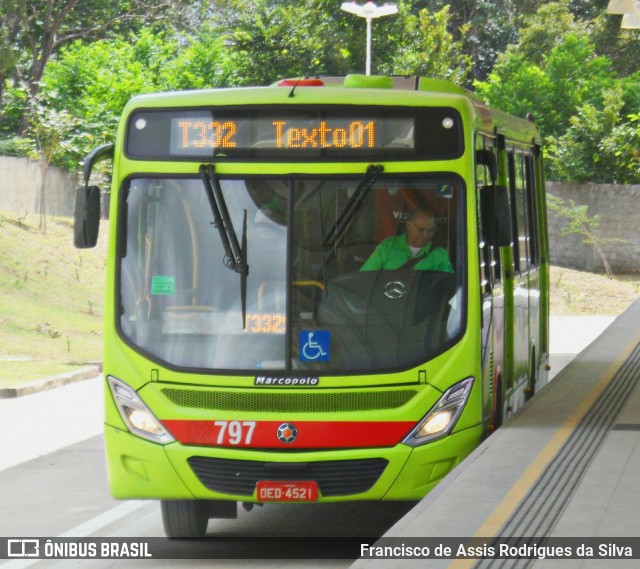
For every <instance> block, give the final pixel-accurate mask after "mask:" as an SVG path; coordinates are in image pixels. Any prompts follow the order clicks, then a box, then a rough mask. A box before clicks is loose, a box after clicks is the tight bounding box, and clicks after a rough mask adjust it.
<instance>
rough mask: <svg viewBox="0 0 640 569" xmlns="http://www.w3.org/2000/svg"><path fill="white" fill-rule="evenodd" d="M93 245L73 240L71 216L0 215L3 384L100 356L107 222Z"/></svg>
mask: <svg viewBox="0 0 640 569" xmlns="http://www.w3.org/2000/svg"><path fill="white" fill-rule="evenodd" d="M102 225H103V227H102V228H101V229H102V231H101V233H102V235H101V236H100V240H99V242H98V246H97V247H96V248H95V249H88V250H79V249H75V248H74V246H73V228H72V222H71V220H70V219H67V218H49V219H47V231H46V233H43V232H41V231H40V230H39V229H38V216H36V215H24V216H18V215H15V214H7V213H4V214H0V243H1V244H2V246H1V247H0V387H11V386H14V385H19V384H21V383H25V382H28V381H32V380H37V379H41V378H43V377H47V376H50V375H57V374H60V373H63V372H65V371H69V370H72V369H75V368H78V367H81V366H85V365H88V364H90V363H95V362H99V361H101V359H102V315H103V295H104V292H103V291H104V264H105V261H104V260H105V253H106V233H107V230H108V224H107V223H103V224H102Z"/></svg>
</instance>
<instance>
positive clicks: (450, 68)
mask: <svg viewBox="0 0 640 569" xmlns="http://www.w3.org/2000/svg"><path fill="white" fill-rule="evenodd" d="M449 20H450V16H449V7H448V6H445V7H444V8H442V10H440V11H439V12H436V13H435V14H431V13H430V12H428V11H427V10H421V11H420V13H419V15H418V16H417V17H415V16H408V17H407V18H406V21H405V26H406V28H405V33H404V34H403V38H404V39H403V42H402V44H401V47H400V49H396V52H395V54H394V56H393V59H392V61H391V64H390V67H391V69H390V70H389V71H390V72H391V73H392V74H398V75H421V76H425V77H432V78H436V79H448V80H450V81H453V82H454V83H457V84H461V85H462V84H464V83H466V82H467V79H468V78H469V76H470V74H471V71H472V61H471V57H470V56H468V55H466V54H464V53H463V49H462V41H461V40H456V39H455V38H454V36H453V34H451V33H450V32H449V31H448V25H449ZM468 29H469V25H465V26H463V27H462V29H460V30H459V32H460V35H464V34H465V33H466V32H467V30H468ZM384 71H385V70H384V69H383V72H384Z"/></svg>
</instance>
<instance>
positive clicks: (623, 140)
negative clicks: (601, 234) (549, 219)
mask: <svg viewBox="0 0 640 569" xmlns="http://www.w3.org/2000/svg"><path fill="white" fill-rule="evenodd" d="M623 107H624V100H623V97H622V88H621V86H620V85H617V87H616V88H614V89H611V90H610V91H608V92H606V93H605V96H604V104H603V106H602V108H600V109H598V108H596V107H594V106H593V105H591V104H585V105H584V106H583V107H581V108H580V109H579V111H578V114H577V115H575V116H573V117H571V121H570V122H571V124H570V126H569V128H568V129H567V131H566V132H565V133H564V134H563V135H562V136H560V137H558V138H557V139H551V140H550V141H549V150H548V153H547V158H548V159H549V166H550V175H551V176H552V177H553V178H554V179H557V180H567V181H575V182H617V183H621V184H634V183H640V120H639V116H638V115H634V114H632V115H629V116H628V117H624V116H623V115H622V114H621V110H622V108H623ZM625 118H626V119H627V120H625Z"/></svg>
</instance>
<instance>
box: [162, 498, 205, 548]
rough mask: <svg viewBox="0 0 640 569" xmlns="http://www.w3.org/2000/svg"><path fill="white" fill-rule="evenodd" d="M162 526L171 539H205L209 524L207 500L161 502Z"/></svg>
mask: <svg viewBox="0 0 640 569" xmlns="http://www.w3.org/2000/svg"><path fill="white" fill-rule="evenodd" d="M160 509H161V511H162V525H163V527H164V533H165V535H166V536H167V537H168V538H169V539H177V538H185V537H186V538H188V537H204V536H205V534H206V533H207V525H208V523H209V511H210V507H209V504H208V502H207V500H161V501H160Z"/></svg>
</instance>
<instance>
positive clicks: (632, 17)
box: [607, 0, 640, 30]
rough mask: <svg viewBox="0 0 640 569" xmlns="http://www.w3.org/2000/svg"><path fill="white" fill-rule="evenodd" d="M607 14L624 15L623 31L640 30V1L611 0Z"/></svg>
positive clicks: (621, 25)
mask: <svg viewBox="0 0 640 569" xmlns="http://www.w3.org/2000/svg"><path fill="white" fill-rule="evenodd" d="M607 14H622V22H621V24H620V27H621V28H622V29H631V30H637V29H640V0H609V4H608V5H607Z"/></svg>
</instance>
